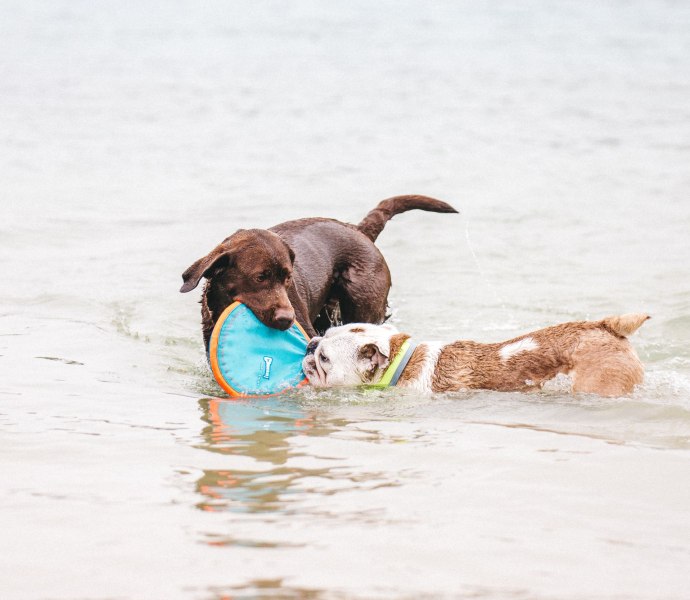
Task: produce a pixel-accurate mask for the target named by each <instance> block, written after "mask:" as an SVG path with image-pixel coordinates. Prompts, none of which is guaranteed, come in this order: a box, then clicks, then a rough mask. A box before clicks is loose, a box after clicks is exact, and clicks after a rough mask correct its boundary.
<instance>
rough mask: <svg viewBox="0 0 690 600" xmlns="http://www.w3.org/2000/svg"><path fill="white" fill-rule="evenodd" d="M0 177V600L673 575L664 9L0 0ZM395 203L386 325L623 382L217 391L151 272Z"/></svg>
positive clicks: (637, 579)
mask: <svg viewBox="0 0 690 600" xmlns="http://www.w3.org/2000/svg"><path fill="white" fill-rule="evenodd" d="M0 165H1V172H2V179H1V182H2V184H1V185H0V273H1V277H0V280H1V281H2V294H0V476H1V480H2V483H1V484H0V506H1V507H2V509H1V510H0V556H2V560H1V561H0V597H2V598H3V599H9V600H23V599H32V600H34V599H35V600H115V599H117V600H135V599H159V598H160V599H166V600H167V599H178V598H179V599H199V600H227V599H230V598H232V599H233V600H234V599H250V598H252V599H255V598H258V599H264V598H281V599H283V598H285V599H287V598H290V599H293V598H299V599H309V600H313V599H318V600H322V599H329V600H330V599H338V600H340V599H343V598H348V599H349V598H354V599H360V598H361V599H369V598H386V599H387V598H390V599H402V598H404V599H408V598H410V599H418V598H423V599H424V598H482V599H503V598H510V599H518V600H521V599H525V600H532V599H537V600H547V599H563V600H570V599H573V600H575V599H577V600H580V599H582V600H585V599H587V600H592V599H595V600H599V599H602V600H603V599H606V600H614V599H615V600H622V599H626V600H627V599H634V600H638V599H640V600H642V599H645V600H650V599H664V600H673V599H685V598H688V594H689V592H688V589H690V569H689V568H688V566H689V565H690V267H689V266H688V265H689V262H690V235H689V233H688V232H690V195H689V192H688V190H690V5H688V4H687V3H685V2H674V1H660V0H651V1H646V2H642V1H634V0H631V1H622V0H620V1H618V0H611V1H610V2H558V3H551V2H545V1H543V0H533V1H529V2H524V3H515V2H502V1H497V2H491V3H474V2H464V1H463V2H450V1H449V2H430V3H421V2H408V1H403V2H387V1H385V2H376V3H367V2H348V3H339V2H310V1H303V0H298V1H295V2H290V3H285V2H232V3H227V2H219V1H217V2H214V1H211V0H209V1H208V2H200V3H199V2H181V1H169V2H99V3H93V2H86V1H78V0H74V1H69V2H68V1H66V0H56V1H52V2H47V1H46V2H41V1H34V2H20V1H8V0H2V1H1V2H0ZM403 193H422V194H427V195H430V196H434V197H437V198H440V199H443V200H446V201H448V202H450V203H452V204H453V205H454V206H455V207H456V208H458V209H459V210H460V211H461V214H460V215H436V214H431V213H422V212H418V211H416V212H411V213H407V214H404V215H400V216H398V217H396V218H395V219H394V220H393V221H392V222H390V223H389V224H388V225H387V227H386V229H385V231H384V232H383V233H382V235H381V237H380V238H379V241H378V246H379V247H380V248H381V250H382V251H383V253H384V255H385V256H386V258H387V260H388V263H389V266H390V268H391V271H392V275H393V284H394V285H393V289H392V292H391V295H390V304H391V310H392V314H393V316H392V322H393V323H394V324H395V325H396V326H398V327H399V328H400V329H402V330H405V331H408V332H410V333H412V334H413V335H414V336H415V337H416V338H417V339H427V340H429V339H440V340H454V339H460V338H471V339H475V340H479V341H498V340H501V339H507V338H509V337H512V336H514V335H517V334H519V333H523V332H526V331H529V330H531V329H534V328H537V327H542V326H546V325H549V324H554V323H557V322H560V321H564V320H573V319H584V318H601V317H604V316H606V315H609V314H616V313H622V312H637V311H645V312H649V313H650V314H651V315H652V317H653V318H652V320H650V321H649V322H648V323H646V324H645V325H644V326H643V327H642V328H641V330H640V331H639V332H638V333H637V334H636V335H635V336H634V337H633V338H632V341H633V344H634V346H635V347H636V349H637V350H638V353H639V354H640V357H641V359H642V360H643V362H644V363H645V366H646V369H647V373H646V379H645V383H644V384H643V385H642V386H641V387H640V388H639V389H637V390H636V391H635V393H634V394H633V395H632V396H631V397H628V398H619V399H601V398H597V397H590V396H571V395H569V394H567V393H566V391H565V389H564V388H563V386H562V385H559V384H556V385H553V386H550V387H549V388H548V389H545V390H544V391H542V392H540V393H535V394H510V393H494V392H472V393H469V392H467V393H458V394H447V395H439V396H431V397H419V396H416V395H414V394H410V393H401V392H400V391H398V390H392V391H391V390H388V391H386V392H383V393H375V394H371V393H369V394H362V393H359V392H357V391H326V392H318V393H317V392H315V391H313V390H304V391H300V392H295V393H291V394H288V395H286V396H284V397H280V398H272V399H266V400H247V401H239V402H238V401H230V400H228V399H226V398H225V397H224V396H223V394H222V392H221V390H220V389H219V388H218V387H217V385H216V384H215V383H214V381H213V379H212V377H211V376H210V374H209V372H208V369H207V367H206V366H205V361H204V353H203V348H202V342H201V331H200V326H199V322H200V316H199V306H198V304H197V300H198V299H199V290H196V291H194V292H192V293H189V294H186V295H183V294H179V293H178V291H177V290H178V289H179V286H180V284H181V278H180V274H181V273H182V271H183V270H184V269H185V268H186V267H187V266H189V264H191V263H192V262H193V261H194V260H196V259H197V258H199V257H200V256H202V255H204V254H205V253H206V252H208V251H209V250H210V249H211V248H212V247H213V246H215V245H216V244H217V243H218V242H219V241H221V240H222V239H223V238H224V237H226V236H227V235H229V234H231V233H232V232H233V231H235V230H236V229H238V228H241V227H269V226H271V225H273V224H276V223H278V222H281V221H283V220H288V219H292V218H300V217H306V216H323V217H334V218H338V219H341V220H344V221H350V222H358V221H359V220H360V219H361V218H362V217H363V215H364V214H366V212H367V211H368V210H370V209H371V208H372V207H373V206H374V205H375V204H376V203H377V202H378V201H379V200H381V199H383V198H386V197H389V196H393V195H396V194H403Z"/></svg>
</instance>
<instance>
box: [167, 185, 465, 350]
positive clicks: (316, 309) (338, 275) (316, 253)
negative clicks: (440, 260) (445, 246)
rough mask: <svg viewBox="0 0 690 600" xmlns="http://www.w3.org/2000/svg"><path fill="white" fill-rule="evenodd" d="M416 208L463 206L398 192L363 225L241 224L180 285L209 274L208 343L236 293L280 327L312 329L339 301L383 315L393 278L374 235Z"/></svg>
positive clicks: (318, 221) (361, 312)
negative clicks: (254, 226)
mask: <svg viewBox="0 0 690 600" xmlns="http://www.w3.org/2000/svg"><path fill="white" fill-rule="evenodd" d="M412 209H420V210H426V211H431V212H440V213H455V212H457V211H456V210H455V209H454V208H453V207H452V206H450V205H449V204H446V203H445V202H441V201H440V200H435V199H433V198H427V197H426V196H415V195H410V196H396V197H394V198H389V199H388V200H384V201H382V202H380V203H379V204H378V206H377V207H376V208H374V209H373V210H372V211H371V212H369V214H368V215H367V216H366V217H365V218H364V219H363V220H362V222H361V223H360V224H359V225H351V224H349V223H342V222H340V221H336V220H335V219H322V218H308V219H299V220H296V221H287V222H286V223H281V224H280V225H276V226H275V227H271V228H270V229H247V230H243V229H241V230H239V231H237V232H236V233H234V234H233V235H231V236H230V237H228V238H226V239H225V240H223V242H222V243H221V244H219V245H218V246H216V247H215V248H214V249H213V250H211V252H209V253H208V254H207V255H206V256H204V257H202V258H200V259H199V260H197V261H195V262H194V263H193V264H192V265H191V266H190V267H189V268H188V269H187V270H186V271H185V272H184V273H183V274H182V278H183V280H184V284H183V285H182V288H181V289H180V291H181V292H189V291H191V290H193V289H194V288H196V287H197V285H198V284H199V281H200V280H201V278H202V277H203V278H206V285H205V286H204V291H203V294H202V298H201V320H202V331H203V336H204V342H205V344H206V347H207V348H208V344H209V340H210V337H211V333H212V332H213V328H214V326H215V324H216V321H217V320H218V319H219V317H220V315H221V314H222V313H223V311H224V310H225V309H226V308H227V307H228V306H229V305H230V304H232V303H233V302H234V301H239V302H242V303H244V304H246V305H247V306H248V307H249V308H250V309H251V310H252V312H253V313H254V314H255V315H256V316H257V318H258V319H259V320H260V321H261V322H262V323H264V324H265V325H267V326H269V327H273V328H275V329H283V330H284V329H288V328H289V327H290V326H291V325H292V323H293V321H294V320H295V319H296V320H297V321H298V322H299V323H300V324H301V325H302V326H303V327H304V329H305V330H306V332H307V333H308V334H309V335H310V336H313V335H316V333H317V332H323V331H325V330H326V329H327V328H328V327H329V326H330V325H331V322H330V319H329V318H328V316H327V315H326V312H325V311H324V307H325V306H338V308H339V310H340V318H341V320H342V322H343V323H354V322H363V323H382V322H383V321H384V320H385V319H386V309H387V299H388V291H389V289H390V286H391V278H390V272H389V270H388V265H387V264H386V261H385V260H384V258H383V256H382V254H381V253H380V252H379V250H378V248H376V246H375V245H374V242H375V241H376V238H377V237H378V235H379V234H380V233H381V231H382V230H383V228H384V226H385V224H386V223H387V222H388V221H389V220H390V219H391V218H392V217H394V216H395V215H397V214H400V213H402V212H405V211H408V210H412Z"/></svg>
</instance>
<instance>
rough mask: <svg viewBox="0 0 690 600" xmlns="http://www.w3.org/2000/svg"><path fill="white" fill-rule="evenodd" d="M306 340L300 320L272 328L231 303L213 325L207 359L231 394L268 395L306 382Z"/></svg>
mask: <svg viewBox="0 0 690 600" xmlns="http://www.w3.org/2000/svg"><path fill="white" fill-rule="evenodd" d="M308 342H309V336H308V335H307V334H306V333H305V332H304V329H302V327H301V326H300V325H299V323H297V322H295V323H294V324H293V325H292V327H290V329H287V330H285V331H280V330H278V329H271V328H270V327H267V326H266V325H264V324H263V323H262V322H261V321H259V319H257V318H256V316H255V315H254V313H253V312H252V311H251V310H249V308H247V307H246V306H245V305H244V304H241V303H240V302H234V303H233V304H231V305H230V306H228V307H227V308H226V309H225V311H224V312H223V314H222V315H221V317H220V319H218V322H217V323H216V326H215V327H214V328H213V334H212V335H211V343H210V345H209V362H210V363H211V370H212V371H213V376H214V377H215V378H216V381H217V382H218V384H219V385H220V387H222V388H223V389H224V390H225V391H226V392H227V393H228V394H230V395H231V396H268V395H272V394H277V393H280V392H282V391H285V390H286V389H289V388H294V387H298V386H301V385H305V384H306V383H307V378H306V377H305V376H304V372H303V371H302V359H303V358H304V355H305V354H306V352H307V343H308Z"/></svg>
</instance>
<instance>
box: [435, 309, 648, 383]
mask: <svg viewBox="0 0 690 600" xmlns="http://www.w3.org/2000/svg"><path fill="white" fill-rule="evenodd" d="M647 318H648V317H647V315H623V316H621V317H610V318H608V319H603V320H601V321H580V322H573V323H563V324H561V325H555V326H553V327H546V328H545V329H540V330H538V331H535V332H532V333H529V334H527V335H523V336H520V337H517V338H514V339H512V340H508V341H506V342H502V343H495V344H480V343H477V342H471V341H458V342H454V343H452V344H448V345H446V346H444V347H443V348H442V349H441V352H440V354H439V358H438V361H437V363H436V368H435V370H434V374H433V376H432V381H431V387H432V390H433V391H434V392H447V391H454V390H460V389H463V388H473V389H480V388H481V389H489V390H499V391H525V390H529V389H533V388H536V387H539V386H541V385H542V384H543V383H544V382H546V381H548V380H549V379H553V378H554V377H555V376H556V375H558V374H559V373H568V374H570V375H571V376H572V377H573V391H575V392H588V393H595V394H599V395H602V396H619V395H623V394H628V393H630V392H631V391H632V390H633V387H634V386H635V385H637V384H640V383H641V382H642V376H643V372H644V369H643V367H642V364H641V363H640V360H639V358H638V357H637V355H636V354H635V351H634V350H633V348H632V346H631V345H630V342H629V341H628V340H627V338H626V337H625V336H626V335H629V334H631V333H633V332H634V331H635V330H636V329H637V328H638V327H639V326H640V325H642V323H644V321H645V320H646V319H647ZM523 341H528V342H529V343H525V344H524V349H519V347H518V349H515V350H514V352H505V351H504V353H502V352H501V350H502V349H503V348H506V347H507V346H511V348H510V349H509V350H513V349H514V348H515V344H517V343H519V342H523Z"/></svg>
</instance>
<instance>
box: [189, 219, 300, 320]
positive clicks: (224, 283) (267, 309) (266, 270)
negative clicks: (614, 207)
mask: <svg viewBox="0 0 690 600" xmlns="http://www.w3.org/2000/svg"><path fill="white" fill-rule="evenodd" d="M294 261H295V253H294V252H293V251H292V249H291V248H290V247H289V246H288V245H287V244H286V243H285V242H284V241H283V240H282V239H281V238H280V237H279V236H278V235H276V234H275V233H273V232H271V231H267V230H265V229H240V230H239V231H237V232H236V233H234V234H233V235H231V236H230V237H229V238H226V239H225V240H223V242H222V243H221V244H219V245H218V246H216V247H215V248H214V249H213V250H211V252H209V253H208V254H207V255H206V256H204V257H203V258H200V259H199V260H197V261H196V262H195V263H194V264H192V265H191V266H190V267H189V268H188V269H187V270H186V271H185V272H184V273H182V279H183V280H184V284H183V285H182V287H181V288H180V292H183V293H184V292H189V291H191V290H193V289H194V288H195V287H196V286H197V285H199V280H200V279H201V278H202V277H205V278H206V279H207V281H208V284H207V286H206V290H205V293H206V301H207V303H208V306H209V309H210V310H211V312H212V314H213V315H214V320H215V319H217V318H218V317H219V316H220V312H221V311H222V310H223V309H224V308H225V307H226V306H229V305H230V304H232V302H234V301H235V300H237V301H239V302H242V303H243V304H246V305H247V306H248V307H249V308H250V309H251V311H252V312H253V313H254V314H255V315H256V317H257V318H258V319H259V320H260V321H261V322H262V323H263V324H264V325H267V326H268V327H272V328H274V329H281V330H285V329H288V328H289V327H290V326H291V325H292V323H293V321H294V320H295V311H294V310H293V308H292V304H290V300H289V299H288V295H287V286H288V284H289V283H290V278H291V277H292V265H293V263H294Z"/></svg>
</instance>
